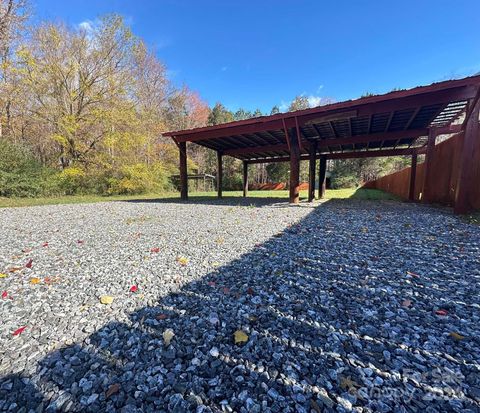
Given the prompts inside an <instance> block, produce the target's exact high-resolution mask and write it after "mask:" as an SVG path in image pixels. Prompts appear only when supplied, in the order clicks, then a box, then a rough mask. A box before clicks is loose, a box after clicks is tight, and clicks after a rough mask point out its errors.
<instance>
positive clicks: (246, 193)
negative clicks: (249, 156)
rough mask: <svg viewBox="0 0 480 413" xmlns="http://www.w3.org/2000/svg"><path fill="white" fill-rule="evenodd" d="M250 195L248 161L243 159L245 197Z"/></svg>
mask: <svg viewBox="0 0 480 413" xmlns="http://www.w3.org/2000/svg"><path fill="white" fill-rule="evenodd" d="M247 196H248V162H247V161H243V197H244V198H246V197H247Z"/></svg>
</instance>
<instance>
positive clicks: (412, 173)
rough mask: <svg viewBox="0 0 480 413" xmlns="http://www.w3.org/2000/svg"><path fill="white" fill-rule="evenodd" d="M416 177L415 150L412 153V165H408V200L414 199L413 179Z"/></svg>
mask: <svg viewBox="0 0 480 413" xmlns="http://www.w3.org/2000/svg"><path fill="white" fill-rule="evenodd" d="M416 178H417V151H414V152H413V153H412V166H411V167H410V187H409V190H408V200H409V201H415V179H416Z"/></svg>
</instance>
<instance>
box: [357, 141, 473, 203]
mask: <svg viewBox="0 0 480 413" xmlns="http://www.w3.org/2000/svg"><path fill="white" fill-rule="evenodd" d="M462 145H463V134H461V133H460V134H457V135H455V136H453V137H451V138H450V139H447V140H446V141H443V142H441V143H439V144H438V145H435V151H434V155H433V160H432V163H431V168H432V175H431V176H432V177H433V179H434V182H431V183H430V188H431V193H432V194H431V196H432V202H434V203H439V204H443V205H453V204H454V203H455V191H456V186H457V180H458V173H459V171H460V169H461V167H462V165H461V159H460V156H461V152H462ZM472 161H473V165H474V179H473V185H474V187H473V188H470V190H469V194H470V203H471V205H473V206H474V208H476V209H480V137H479V144H478V145H476V147H475V153H474V154H473V156H472ZM410 172H411V168H405V169H403V170H401V171H398V172H395V173H393V174H390V175H386V176H383V177H381V178H378V179H376V180H375V181H370V182H367V183H366V184H365V187H366V188H375V189H381V190H382V191H386V192H390V193H392V194H394V195H397V196H398V197H400V198H403V199H408V189H409V185H410ZM423 181H424V164H423V163H421V164H418V165H417V176H416V179H415V200H417V201H418V200H420V199H421V192H422V188H423Z"/></svg>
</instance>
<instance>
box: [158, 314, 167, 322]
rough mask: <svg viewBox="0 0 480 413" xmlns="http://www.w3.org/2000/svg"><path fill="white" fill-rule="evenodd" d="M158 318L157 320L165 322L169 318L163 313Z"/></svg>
mask: <svg viewBox="0 0 480 413" xmlns="http://www.w3.org/2000/svg"><path fill="white" fill-rule="evenodd" d="M156 318H157V320H165V319H166V318H168V315H166V314H164V313H161V314H158V315H157V317H156Z"/></svg>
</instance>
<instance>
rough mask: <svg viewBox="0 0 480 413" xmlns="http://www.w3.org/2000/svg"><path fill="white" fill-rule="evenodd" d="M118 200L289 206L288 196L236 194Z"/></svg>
mask: <svg viewBox="0 0 480 413" xmlns="http://www.w3.org/2000/svg"><path fill="white" fill-rule="evenodd" d="M301 201H302V202H301V203H305V201H306V198H302V199H301ZM118 202H131V203H154V204H184V205H188V204H200V205H228V206H252V207H256V208H259V207H264V206H271V205H276V204H278V205H281V206H285V207H289V203H288V198H285V197H275V198H272V197H265V198H260V197H246V198H243V197H236V196H224V197H223V198H220V199H219V198H217V197H215V196H190V197H189V198H188V201H182V200H181V199H179V198H152V199H131V200H128V201H118Z"/></svg>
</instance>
